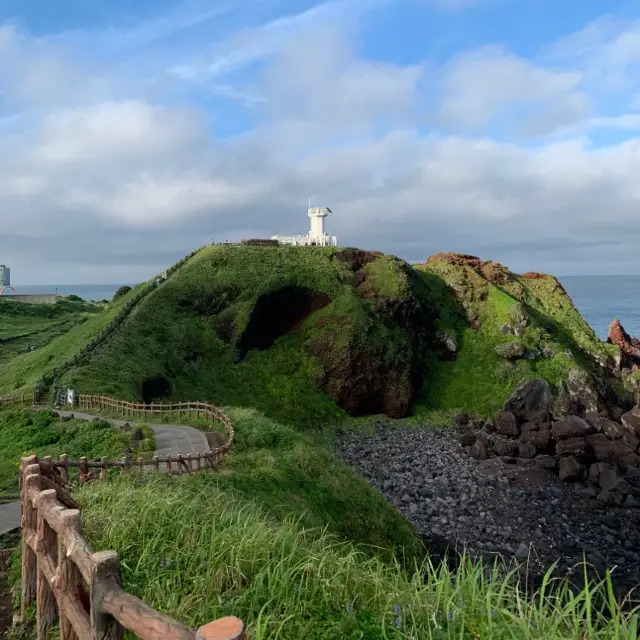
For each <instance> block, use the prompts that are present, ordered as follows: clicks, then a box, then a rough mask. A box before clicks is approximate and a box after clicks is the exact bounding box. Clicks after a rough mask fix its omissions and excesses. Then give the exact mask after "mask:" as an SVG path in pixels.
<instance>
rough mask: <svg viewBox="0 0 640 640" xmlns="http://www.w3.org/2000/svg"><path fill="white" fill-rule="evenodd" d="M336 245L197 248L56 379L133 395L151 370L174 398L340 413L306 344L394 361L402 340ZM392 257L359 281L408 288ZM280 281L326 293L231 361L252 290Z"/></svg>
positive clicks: (303, 420)
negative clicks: (310, 309) (367, 351)
mask: <svg viewBox="0 0 640 640" xmlns="http://www.w3.org/2000/svg"><path fill="white" fill-rule="evenodd" d="M337 253H338V250H337V249H334V248H329V249H324V248H317V249H314V250H311V251H309V250H306V251H305V250H304V248H299V247H282V248H279V249H272V248H269V249H265V248H256V247H219V246H218V247H208V248H205V249H203V250H202V251H201V252H200V253H199V254H198V255H197V256H196V257H195V258H194V259H193V260H191V261H190V262H189V263H188V264H187V265H186V266H184V267H183V268H182V269H181V270H180V271H179V272H178V273H177V274H176V275H175V276H174V277H172V278H170V279H169V280H168V281H167V282H166V283H164V284H163V285H162V286H161V287H160V288H159V289H157V290H156V291H154V292H153V293H152V294H151V295H150V296H149V297H148V298H146V299H145V300H144V301H143V302H142V303H141V304H140V305H139V308H138V309H137V311H136V313H135V314H134V315H133V316H132V317H131V318H130V319H128V320H127V321H126V322H125V324H124V325H123V327H122V328H121V329H120V330H119V331H118V332H117V333H116V335H115V336H114V338H113V339H112V340H111V341H110V343H109V344H107V345H106V346H105V348H104V349H102V350H101V352H100V353H98V354H97V355H96V356H95V357H94V358H92V359H91V361H90V362H89V363H88V364H87V365H85V366H82V367H79V368H77V369H75V370H73V371H72V372H70V374H69V375H68V376H66V377H65V379H64V380H65V382H66V383H67V384H69V385H70V386H73V387H74V388H77V389H79V390H80V391H81V392H83V393H97V392H99V393H104V394H106V395H111V396H116V397H119V398H123V399H127V400H131V401H139V400H140V399H141V386H142V383H143V382H144V380H145V379H147V378H151V377H154V376H158V377H163V378H165V379H167V380H169V381H170V383H171V394H170V398H171V400H175V401H180V400H182V401H186V400H206V401H209V402H212V403H214V404H225V405H243V406H251V407H254V408H256V409H259V410H261V411H264V412H266V413H268V414H269V415H271V416H273V417H277V418H278V419H280V420H283V421H285V422H287V423H289V424H294V425H297V426H301V427H310V426H317V425H318V424H326V423H335V422H336V421H340V420H342V419H344V417H345V414H344V412H343V411H341V410H340V409H338V408H336V406H335V403H334V401H333V400H332V399H331V397H330V396H329V395H327V394H326V393H324V392H323V391H320V390H318V385H317V380H318V379H319V377H320V376H321V375H322V372H323V365H322V363H321V362H320V360H319V358H318V357H315V356H313V355H311V353H312V351H313V346H314V345H317V344H318V341H322V344H323V345H325V346H326V349H325V351H326V352H328V353H332V354H336V356H337V357H338V358H339V357H341V354H342V353H343V350H344V349H346V348H347V347H349V346H350V345H354V344H360V345H364V344H366V345H369V346H370V347H371V348H372V349H374V350H376V353H385V354H386V355H385V357H386V358H388V359H389V360H394V361H396V362H402V361H403V359H406V358H407V357H408V354H410V352H411V345H410V344H409V343H408V341H407V339H406V335H405V334H406V332H405V331H404V329H402V328H400V327H389V326H388V323H385V322H383V321H382V320H381V319H380V316H379V314H378V315H377V314H376V313H374V312H373V311H372V305H371V303H370V302H368V301H366V300H363V299H362V297H360V296H359V295H358V293H357V292H356V290H355V289H354V287H353V283H352V280H353V277H352V276H353V274H351V273H350V272H349V271H348V269H347V268H346V267H345V265H344V264H343V263H342V262H341V261H340V260H339V259H337V258H336V254H337ZM397 262H398V261H397V259H391V258H387V257H385V258H384V259H383V260H381V266H380V268H379V269H378V270H376V269H373V270H372V273H371V274H370V277H369V280H368V281H367V284H368V286H369V287H371V288H373V289H374V290H376V291H378V292H379V293H380V295H381V296H382V297H385V296H387V297H388V296H389V295H395V294H396V293H397V292H398V291H401V292H406V291H407V290H408V285H407V284H406V283H405V282H403V281H402V280H401V276H402V274H401V272H400V270H399V269H398V267H397V264H396V263H397ZM371 267H372V265H368V268H371ZM377 271H379V272H380V273H379V274H378V273H377ZM393 273H395V274H396V275H395V276H394V275H393ZM394 277H395V278H396V279H398V280H399V284H398V289H397V291H395V292H394V290H393V289H392V286H391V284H390V282H391V281H392V280H393V278H394ZM378 280H379V283H378ZM284 286H298V287H305V288H307V289H311V290H313V291H317V292H320V293H323V294H326V295H328V296H329V297H330V299H331V303H330V304H329V305H328V306H326V307H325V308H324V309H322V310H320V311H317V312H316V313H314V314H312V315H311V316H309V317H308V318H306V320H304V321H303V322H302V323H301V324H300V325H299V326H298V327H297V328H296V330H293V331H291V332H289V333H287V334H286V335H284V336H282V337H280V338H279V339H277V340H276V342H275V343H274V344H273V345H272V346H271V347H270V348H269V349H267V350H264V351H261V350H257V349H254V350H251V351H250V352H249V353H248V354H247V356H246V357H245V358H244V360H242V361H240V360H239V351H238V343H239V340H240V337H241V336H242V334H243V332H244V330H245V328H246V327H247V325H248V323H249V320H250V318H251V314H252V312H253V310H254V308H255V306H256V303H257V301H258V299H259V298H260V296H262V295H265V294H268V293H271V292H273V291H276V290H279V289H281V288H282V287H284ZM323 323H326V324H323Z"/></svg>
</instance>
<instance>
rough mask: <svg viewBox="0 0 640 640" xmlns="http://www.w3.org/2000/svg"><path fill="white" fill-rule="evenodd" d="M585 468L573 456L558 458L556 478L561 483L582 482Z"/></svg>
mask: <svg viewBox="0 0 640 640" xmlns="http://www.w3.org/2000/svg"><path fill="white" fill-rule="evenodd" d="M584 473H585V468H584V465H582V464H580V463H579V462H578V461H577V460H576V459H575V458H574V457H573V456H567V457H564V458H560V460H559V461H558V477H559V478H560V480H562V482H575V481H578V480H582V478H583V477H584Z"/></svg>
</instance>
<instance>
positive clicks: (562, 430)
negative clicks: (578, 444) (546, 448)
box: [551, 416, 594, 440]
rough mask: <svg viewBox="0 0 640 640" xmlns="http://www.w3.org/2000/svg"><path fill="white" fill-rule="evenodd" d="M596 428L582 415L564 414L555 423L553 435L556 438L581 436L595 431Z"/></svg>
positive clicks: (564, 438) (552, 428) (552, 429)
mask: <svg viewBox="0 0 640 640" xmlns="http://www.w3.org/2000/svg"><path fill="white" fill-rule="evenodd" d="M593 431H594V428H593V427H592V426H591V425H590V424H589V423H588V422H587V421H586V420H583V419H582V418H581V417H580V416H564V417H563V418H560V420H557V421H556V422H554V423H553V427H551V435H553V437H554V438H555V439H556V440H567V439H569V438H580V437H584V436H587V435H589V434H590V433H593Z"/></svg>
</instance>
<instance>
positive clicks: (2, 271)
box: [0, 264, 11, 287]
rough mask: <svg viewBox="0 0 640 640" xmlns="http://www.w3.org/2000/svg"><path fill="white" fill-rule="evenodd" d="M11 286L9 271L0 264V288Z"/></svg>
mask: <svg viewBox="0 0 640 640" xmlns="http://www.w3.org/2000/svg"><path fill="white" fill-rule="evenodd" d="M10 286H11V269H10V268H9V267H6V266H5V265H3V264H0V287H10Z"/></svg>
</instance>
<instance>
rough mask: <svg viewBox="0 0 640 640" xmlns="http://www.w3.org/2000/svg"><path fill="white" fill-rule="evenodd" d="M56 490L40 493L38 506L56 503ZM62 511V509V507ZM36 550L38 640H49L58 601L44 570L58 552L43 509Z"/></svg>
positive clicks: (39, 518) (39, 519) (40, 512)
mask: <svg viewBox="0 0 640 640" xmlns="http://www.w3.org/2000/svg"><path fill="white" fill-rule="evenodd" d="M55 499H56V492H55V489H45V490H44V491H41V492H40V495H39V498H38V505H40V504H42V503H45V502H54V501H55ZM60 508H61V509H62V507H60ZM36 550H37V565H38V577H37V580H36V624H37V631H38V640H47V639H48V638H49V631H50V629H51V625H52V624H53V622H54V621H55V619H56V613H57V611H56V599H55V597H54V595H53V591H52V589H51V586H50V585H49V581H48V580H47V575H46V573H45V570H44V568H43V565H44V563H45V562H46V560H51V561H53V559H54V554H55V553H56V551H57V538H56V532H55V531H54V530H53V529H52V528H51V527H50V526H49V523H48V522H47V519H46V518H45V516H44V512H43V510H42V509H38V528H37V533H36Z"/></svg>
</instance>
